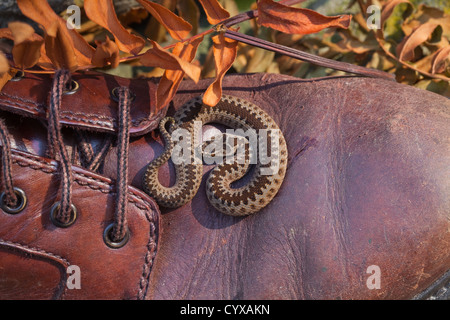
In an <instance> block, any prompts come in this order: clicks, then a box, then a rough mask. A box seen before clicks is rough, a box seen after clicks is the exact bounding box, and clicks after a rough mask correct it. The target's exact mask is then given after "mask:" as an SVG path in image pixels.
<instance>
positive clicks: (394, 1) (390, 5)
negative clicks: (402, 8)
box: [380, 0, 411, 28]
mask: <svg viewBox="0 0 450 320" xmlns="http://www.w3.org/2000/svg"><path fill="white" fill-rule="evenodd" d="M400 3H407V4H409V5H411V2H409V0H389V1H388V2H387V3H386V4H384V5H383V8H382V10H381V17H380V24H381V28H383V25H384V23H385V22H386V20H387V19H388V18H389V17H390V16H391V15H392V12H393V11H394V9H395V7H396V6H398V5H399V4H400Z"/></svg>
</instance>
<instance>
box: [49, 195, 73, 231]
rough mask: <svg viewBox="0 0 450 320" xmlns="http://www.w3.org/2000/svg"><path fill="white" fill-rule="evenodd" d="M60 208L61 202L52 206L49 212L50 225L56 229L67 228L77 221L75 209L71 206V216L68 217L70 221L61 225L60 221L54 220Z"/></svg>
mask: <svg viewBox="0 0 450 320" xmlns="http://www.w3.org/2000/svg"><path fill="white" fill-rule="evenodd" d="M60 207H61V202H59V201H58V202H56V203H55V204H54V205H53V206H52V208H51V210H50V219H51V220H52V223H53V224H54V225H55V226H56V227H58V228H68V227H70V226H71V225H72V224H73V223H74V222H75V220H77V208H76V207H75V206H74V205H73V204H72V205H71V208H72V215H71V216H70V220H69V221H68V222H66V223H62V222H61V221H59V220H58V219H57V218H56V214H57V213H58V211H59V208H60Z"/></svg>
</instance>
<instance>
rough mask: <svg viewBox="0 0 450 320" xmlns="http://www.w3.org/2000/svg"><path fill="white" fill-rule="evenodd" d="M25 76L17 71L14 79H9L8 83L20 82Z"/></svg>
mask: <svg viewBox="0 0 450 320" xmlns="http://www.w3.org/2000/svg"><path fill="white" fill-rule="evenodd" d="M24 76H25V72H23V71H22V70H18V71H17V72H16V74H15V75H14V77H12V78H11V80H9V81H20V80H22V78H23V77H24Z"/></svg>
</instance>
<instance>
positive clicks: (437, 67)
mask: <svg viewBox="0 0 450 320" xmlns="http://www.w3.org/2000/svg"><path fill="white" fill-rule="evenodd" d="M449 60H450V45H449V46H446V47H444V48H441V49H439V50H438V51H436V53H435V55H434V58H433V62H432V65H431V73H432V74H436V73H443V72H445V68H446V62H447V61H449Z"/></svg>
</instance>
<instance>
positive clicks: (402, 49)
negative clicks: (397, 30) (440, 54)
mask: <svg viewBox="0 0 450 320" xmlns="http://www.w3.org/2000/svg"><path fill="white" fill-rule="evenodd" d="M437 27H438V24H436V23H431V22H428V23H425V24H423V25H421V26H419V27H417V28H416V29H415V30H414V31H413V32H412V33H411V34H410V35H409V36H407V37H405V38H404V39H403V40H402V42H401V43H399V44H398V46H397V48H396V53H397V57H398V58H399V60H400V61H411V60H413V59H414V57H415V56H414V50H415V49H416V48H417V47H418V46H419V45H421V44H422V43H424V42H425V41H427V39H428V38H429V37H430V36H431V34H432V33H433V31H434V30H435V29H436V28H437Z"/></svg>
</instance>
